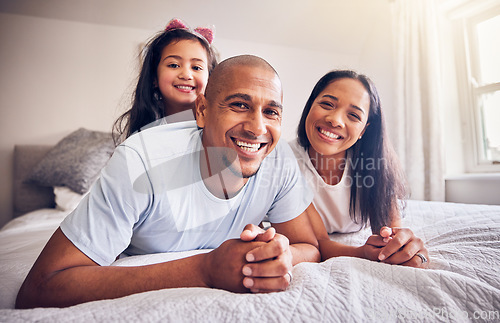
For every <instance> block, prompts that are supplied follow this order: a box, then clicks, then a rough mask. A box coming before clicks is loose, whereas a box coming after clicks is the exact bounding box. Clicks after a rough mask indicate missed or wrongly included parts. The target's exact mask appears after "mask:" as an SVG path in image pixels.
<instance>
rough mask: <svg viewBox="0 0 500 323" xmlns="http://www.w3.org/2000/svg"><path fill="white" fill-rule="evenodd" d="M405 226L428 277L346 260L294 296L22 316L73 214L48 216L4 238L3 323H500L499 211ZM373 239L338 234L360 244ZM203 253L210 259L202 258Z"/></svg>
mask: <svg viewBox="0 0 500 323" xmlns="http://www.w3.org/2000/svg"><path fill="white" fill-rule="evenodd" d="M406 213H407V216H406V218H405V225H408V226H410V227H411V228H413V229H414V231H415V233H416V234H417V235H418V236H420V237H422V238H423V239H424V241H425V242H426V245H427V247H428V249H429V252H430V257H431V259H432V261H431V263H430V266H429V268H428V269H415V268H408V267H402V266H391V265H387V264H383V263H377V262H372V261H367V260H364V259H357V258H350V257H339V258H334V259H330V260H328V261H325V262H323V263H320V264H313V263H303V264H299V265H297V266H295V268H294V269H293V275H294V279H293V282H292V284H291V286H290V287H289V288H288V290H286V291H284V292H280V293H272V294H255V295H253V294H235V293H230V292H226V291H222V290H216V289H207V288H179V289H167V290H159V291H153V292H147V293H140V294H135V295H130V296H127V297H123V298H119V299H115V300H105V301H96V302H90V303H85V304H80V305H77V306H73V307H70V308H65V309H55V308H48V309H42V308H38V309H32V310H14V309H12V307H13V305H14V300H15V296H16V293H17V290H18V288H19V286H20V284H21V283H22V280H23V279H24V277H25V276H26V274H27V272H28V271H29V268H30V267H31V265H32V263H33V262H34V260H35V259H36V257H37V255H38V254H39V252H40V251H41V249H42V247H43V245H44V244H45V242H46V241H47V240H48V238H49V237H50V235H51V234H52V232H53V231H54V230H55V229H56V228H57V226H58V224H59V223H60V221H61V220H62V219H63V217H64V215H65V213H63V212H59V211H55V210H50V211H49V210H41V211H37V212H34V213H30V214H27V215H25V216H23V217H21V218H18V219H15V220H14V221H12V222H10V223H9V224H8V225H7V226H6V227H4V228H3V229H2V230H1V231H0V293H1V295H0V305H1V308H5V309H1V310H0V321H2V322H4V321H9V322H15V321H23V322H24V321H42V322H44V321H47V322H49V321H50V322H53V321H77V322H85V321H89V320H90V321H108V320H120V321H134V322H135V321H176V322H177V321H185V322H192V321H204V322H207V321H218V322H233V321H265V322H269V321H271V322H310V321H318V322H322V321H327V322H328V321H341V322H347V321H354V322H365V321H366V322H371V321H388V322H394V321H428V322H439V321H442V322H450V321H451V322H455V321H456V322H463V321H471V320H473V321H478V322H479V321H489V322H498V321H500V314H499V311H500V207H499V206H486V205H465V204H452V203H439V202H421V201H409V202H408V207H407V211H406ZM368 235H369V231H368V230H363V231H361V232H358V233H354V234H342V235H333V236H332V239H335V240H337V241H341V242H345V243H349V244H353V245H360V244H362V243H364V241H365V240H366V238H367V236H368ZM202 252H203V251H202ZM190 254H192V253H176V254H157V255H145V256H138V257H129V258H125V259H121V260H119V261H118V262H117V263H115V265H124V266H127V265H138V264H146V263H154V262H159V261H165V260H171V259H174V258H178V257H182V256H186V255H190Z"/></svg>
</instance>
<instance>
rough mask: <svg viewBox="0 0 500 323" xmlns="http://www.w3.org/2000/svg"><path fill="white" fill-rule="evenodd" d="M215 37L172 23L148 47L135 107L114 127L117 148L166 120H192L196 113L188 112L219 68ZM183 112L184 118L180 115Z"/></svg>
mask: <svg viewBox="0 0 500 323" xmlns="http://www.w3.org/2000/svg"><path fill="white" fill-rule="evenodd" d="M213 37H214V34H213V30H211V29H208V28H196V29H194V30H191V29H189V28H188V27H187V26H186V25H185V24H184V23H183V22H182V21H180V20H179V19H172V20H171V21H170V22H169V23H168V24H167V27H166V28H165V30H164V31H163V32H160V33H159V34H157V35H156V36H155V37H154V38H152V39H151V40H150V41H149V42H148V43H147V45H146V46H145V47H144V49H143V54H144V59H143V63H142V68H141V71H140V74H139V79H138V82H137V87H136V89H135V92H134V96H133V101H132V107H131V108H130V109H129V110H128V111H126V112H125V113H124V114H122V115H121V116H120V117H119V118H118V119H117V120H116V121H115V123H114V125H113V139H114V141H115V143H116V144H118V143H119V142H121V141H123V140H124V139H125V138H127V137H129V136H130V135H131V134H133V133H134V132H136V131H140V129H141V128H143V127H144V126H146V125H149V124H151V123H152V122H154V121H157V120H158V119H161V118H163V117H168V116H173V115H174V114H175V115H176V116H177V118H176V119H175V118H174V119H173V120H169V122H174V121H184V120H186V119H193V115H194V114H193V112H191V111H187V110H192V109H194V102H195V100H196V97H197V96H198V94H200V93H203V92H204V91H205V86H206V84H207V81H208V76H209V74H210V73H211V71H212V70H213V69H214V67H215V66H216V65H217V54H216V51H215V49H214V48H213V46H212V45H211V44H212V41H213ZM183 111H185V114H179V113H180V112H183ZM193 111H194V110H193ZM179 116H180V118H179ZM157 123H160V122H157ZM157 123H155V124H157ZM155 124H152V125H155ZM152 125H151V126H152Z"/></svg>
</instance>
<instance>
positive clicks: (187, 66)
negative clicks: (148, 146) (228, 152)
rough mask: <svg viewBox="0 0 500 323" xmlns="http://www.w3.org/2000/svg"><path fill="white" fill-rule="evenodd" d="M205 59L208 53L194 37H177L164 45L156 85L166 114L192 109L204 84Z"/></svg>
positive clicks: (206, 73)
mask: <svg viewBox="0 0 500 323" xmlns="http://www.w3.org/2000/svg"><path fill="white" fill-rule="evenodd" d="M207 62H208V58H207V52H206V50H205V48H204V47H203V46H202V45H201V44H200V43H199V42H198V41H197V40H180V41H177V42H173V43H170V44H168V45H167V46H165V48H163V51H162V54H161V59H160V63H159V64H158V68H157V75H156V77H157V79H156V82H155V85H156V86H157V87H158V88H159V90H160V92H161V95H162V96H163V102H164V104H165V109H166V111H165V114H166V115H172V114H174V113H178V112H181V111H184V110H187V109H192V108H194V102H195V100H196V97H197V96H198V94H200V93H204V92H205V87H206V85H207V81H208V63H207Z"/></svg>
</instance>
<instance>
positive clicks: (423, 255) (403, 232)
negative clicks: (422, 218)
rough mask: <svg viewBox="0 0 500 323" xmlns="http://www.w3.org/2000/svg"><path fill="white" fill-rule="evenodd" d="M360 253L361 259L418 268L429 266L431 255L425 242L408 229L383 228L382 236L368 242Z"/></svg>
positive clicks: (372, 237)
mask: <svg viewBox="0 0 500 323" xmlns="http://www.w3.org/2000/svg"><path fill="white" fill-rule="evenodd" d="M360 251H361V257H363V258H365V259H369V260H373V261H382V262H385V263H388V264H393V265H403V266H411V267H418V268H426V267H427V266H428V265H429V253H428V251H427V248H426V247H425V245H424V242H423V241H422V239H420V238H418V237H417V236H415V234H414V233H413V232H412V231H411V230H410V229H408V228H389V227H383V228H382V229H380V234H374V235H372V236H370V237H369V238H368V240H366V243H365V244H364V245H363V246H361V247H360ZM418 254H420V256H418ZM424 259H425V262H424Z"/></svg>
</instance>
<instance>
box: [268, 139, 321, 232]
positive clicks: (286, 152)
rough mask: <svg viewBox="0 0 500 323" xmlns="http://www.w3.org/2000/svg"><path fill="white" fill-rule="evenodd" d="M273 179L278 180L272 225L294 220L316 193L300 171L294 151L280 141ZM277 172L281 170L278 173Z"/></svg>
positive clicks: (272, 207) (270, 214)
mask: <svg viewBox="0 0 500 323" xmlns="http://www.w3.org/2000/svg"><path fill="white" fill-rule="evenodd" d="M274 163H275V165H274V167H273V168H274V170H275V171H274V172H273V175H272V176H273V177H274V178H276V180H277V183H276V184H273V185H277V186H276V187H277V188H278V189H277V192H276V197H275V199H274V202H273V203H272V205H271V208H270V209H269V211H268V214H267V216H268V219H269V221H270V222H271V223H282V222H287V221H290V220H293V219H294V218H296V217H297V216H299V215H300V214H302V213H303V212H304V211H305V210H306V209H307V207H308V206H309V204H311V202H312V200H313V197H314V193H313V192H312V191H311V189H310V188H309V186H308V185H307V182H306V181H305V179H304V177H303V176H302V172H301V171H300V169H299V165H298V164H297V160H296V158H295V155H294V154H293V151H292V150H291V148H290V146H289V145H288V143H287V142H285V141H283V140H280V141H279V143H278V145H277V146H276V156H275V159H274ZM276 170H280V171H278V172H276Z"/></svg>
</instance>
